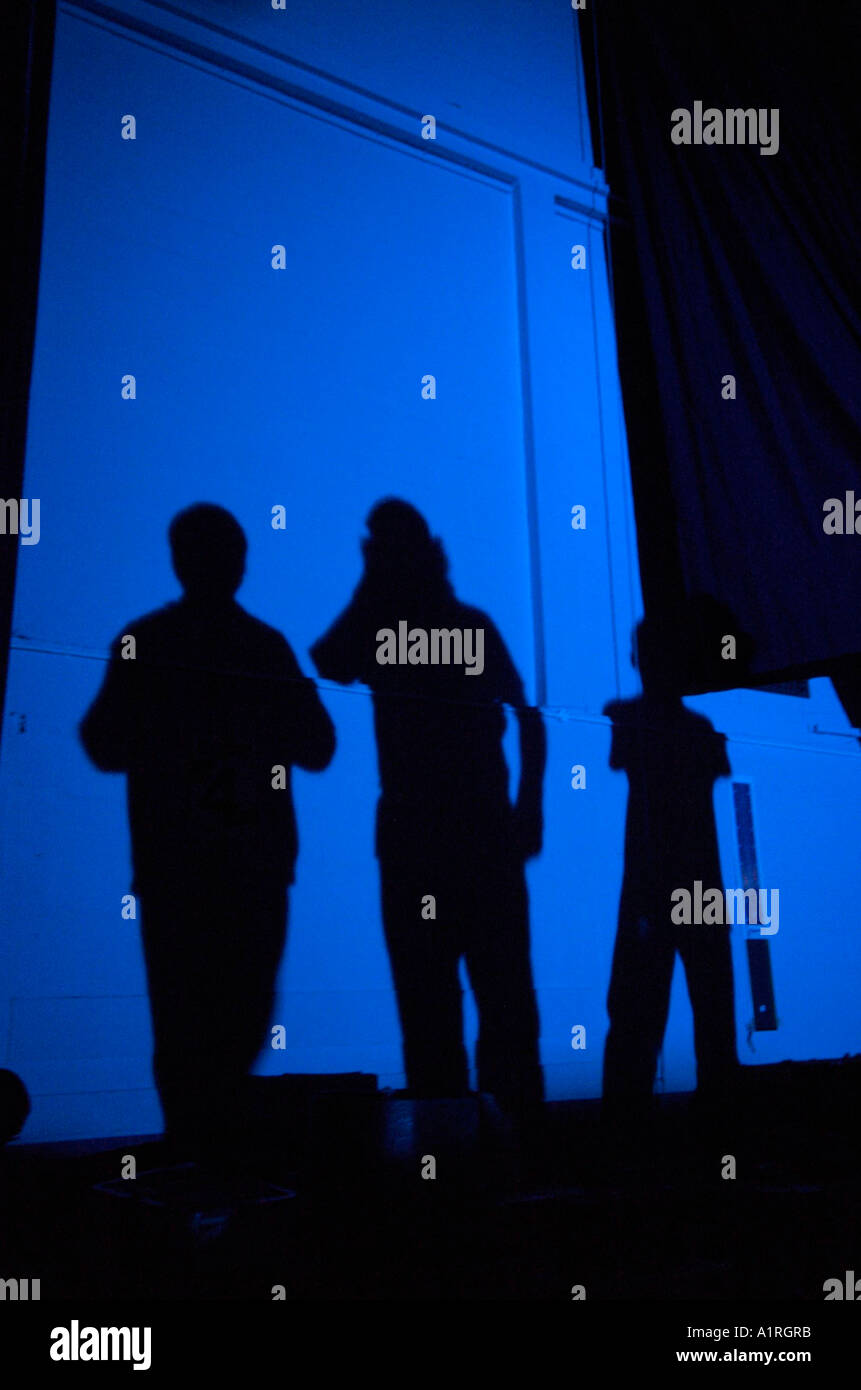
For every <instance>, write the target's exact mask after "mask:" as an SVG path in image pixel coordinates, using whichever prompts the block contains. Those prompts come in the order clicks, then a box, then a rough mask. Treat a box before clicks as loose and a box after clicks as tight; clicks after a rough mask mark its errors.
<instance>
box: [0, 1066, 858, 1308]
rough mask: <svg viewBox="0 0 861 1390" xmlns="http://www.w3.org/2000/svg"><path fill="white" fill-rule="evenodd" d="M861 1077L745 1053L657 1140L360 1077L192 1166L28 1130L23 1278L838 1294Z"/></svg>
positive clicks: (10, 1166)
mask: <svg viewBox="0 0 861 1390" xmlns="http://www.w3.org/2000/svg"><path fill="white" fill-rule="evenodd" d="M859 1080H861V1059H858V1058H852V1059H846V1060H845V1061H843V1062H837V1063H834V1062H832V1063H802V1064H784V1065H781V1066H777V1067H758V1068H746V1069H744V1072H743V1081H742V1085H741V1088H740V1091H739V1093H738V1095H737V1096H736V1098H735V1100H734V1103H733V1106H732V1111H731V1114H730V1115H729V1116H728V1117H727V1116H725V1117H724V1118H715V1117H714V1116H712V1117H711V1118H709V1117H707V1116H704V1115H702V1114H701V1113H700V1111H699V1109H698V1107H697V1105H696V1102H695V1099H694V1098H693V1097H690V1096H680V1097H667V1098H665V1099H663V1100H662V1101H660V1102H659V1111H658V1114H657V1117H656V1120H655V1123H654V1124H653V1125H652V1126H651V1127H650V1128H648V1129H646V1130H644V1131H641V1132H638V1134H637V1135H636V1136H634V1135H632V1134H618V1133H613V1134H610V1133H608V1131H607V1129H606V1127H605V1126H603V1125H602V1124H601V1112H600V1106H599V1105H598V1103H597V1102H590V1101H581V1102H565V1103H555V1104H549V1105H547V1106H545V1107H544V1109H543V1112H542V1113H541V1115H540V1116H538V1117H536V1118H535V1119H534V1120H533V1122H532V1124H531V1125H530V1127H529V1129H528V1131H527V1132H526V1133H524V1134H523V1135H521V1136H520V1137H519V1138H518V1139H513V1138H512V1136H511V1135H510V1134H509V1133H507V1132H504V1131H503V1130H501V1129H500V1127H499V1124H498V1122H497V1118H496V1117H495V1116H494V1113H493V1111H492V1109H491V1110H489V1109H488V1108H487V1107H485V1106H483V1105H480V1104H479V1102H478V1101H477V1100H476V1101H472V1102H470V1101H466V1102H451V1103H445V1102H442V1103H441V1102H431V1103H427V1102H425V1103H424V1104H419V1103H410V1102H407V1101H405V1100H398V1099H396V1098H392V1097H386V1096H383V1097H378V1098H375V1097H374V1096H372V1095H367V1094H365V1095H361V1094H352V1095H345V1096H343V1097H338V1096H337V1095H336V1096H329V1097H327V1098H325V1105H323V1106H322V1108H321V1107H320V1106H319V1105H313V1104H309V1103H308V1099H307V1097H306V1100H305V1104H304V1106H303V1107H300V1108H298V1109H297V1107H296V1106H295V1104H294V1105H293V1109H292V1111H291V1120H290V1123H288V1124H286V1125H285V1124H284V1123H283V1113H284V1112H283V1108H282V1124H281V1127H280V1132H279V1133H278V1134H277V1135H274V1136H273V1135H272V1133H271V1132H270V1133H269V1135H268V1139H264V1138H261V1136H260V1134H258V1135H257V1137H256V1138H255V1137H253V1129H252V1130H249V1134H248V1138H247V1142H245V1143H242V1144H240V1145H239V1146H238V1147H237V1148H236V1150H235V1151H234V1152H233V1154H232V1155H231V1156H230V1158H227V1157H225V1156H222V1157H221V1158H220V1159H217V1160H216V1159H210V1160H209V1161H206V1160H203V1159H201V1158H200V1157H199V1156H198V1161H197V1162H195V1163H194V1164H193V1166H183V1163H186V1164H190V1161H191V1159H192V1155H191V1154H190V1153H188V1152H183V1151H180V1150H177V1149H169V1148H168V1147H167V1146H166V1145H165V1144H164V1143H163V1142H161V1141H158V1140H153V1139H129V1140H126V1141H124V1142H118V1141H116V1140H112V1141H110V1143H109V1144H106V1145H100V1144H95V1143H92V1144H75V1145H51V1146H31V1147H26V1146H17V1147H15V1146H13V1147H12V1148H10V1149H8V1150H7V1151H6V1153H5V1155H4V1158H3V1194H2V1208H1V1209H0V1215H2V1224H3V1236H2V1247H0V1248H2V1265H3V1266H4V1269H2V1270H0V1274H3V1275H5V1276H7V1277H8V1276H9V1275H10V1274H14V1273H15V1272H19V1273H20V1274H21V1275H22V1276H23V1275H25V1274H26V1275H28V1276H29V1277H30V1278H40V1279H41V1297H42V1299H43V1300H45V1299H54V1298H61V1299H64V1298H80V1297H93V1298H120V1297H126V1298H128V1297H131V1298H152V1297H154V1298H160V1299H170V1300H174V1299H237V1298H239V1299H255V1300H259V1299H264V1300H266V1299H272V1298H273V1288H274V1287H275V1286H283V1289H284V1295H285V1297H286V1298H287V1299H297V1298H300V1299H349V1300H362V1299H406V1300H410V1299H427V1298H445V1299H485V1300H486V1299H509V1300H510V1299H553V1300H557V1299H563V1300H569V1301H570V1300H571V1298H572V1289H573V1288H574V1286H576V1285H581V1286H583V1289H584V1291H585V1294H586V1297H587V1298H588V1299H589V1300H595V1299H599V1300H615V1299H641V1298H647V1299H666V1300H676V1299H708V1300H712V1299H763V1300H770V1299H792V1300H796V1299H798V1300H805V1301H811V1302H818V1303H821V1302H822V1300H823V1296H824V1295H823V1283H824V1281H825V1280H826V1279H829V1278H835V1277H836V1278H839V1279H841V1280H842V1279H843V1277H844V1271H846V1270H851V1269H853V1268H855V1267H856V1265H857V1266H858V1268H859V1272H861V1263H859V1259H861V1241H860V1240H859V1236H861V1223H859V1217H861V1200H859V1199H861V1165H859V1157H861V1152H859V1150H861V1144H859V1126H858V1122H857V1113H858V1095H859ZM273 1094H274V1092H273ZM281 1094H282V1098H283V1096H284V1095H285V1094H286V1092H283V1091H282V1093H281ZM270 1100H271V1096H270ZM126 1154H132V1155H134V1158H135V1160H136V1165H137V1176H136V1179H135V1181H134V1182H132V1181H124V1180H123V1179H122V1178H121V1171H122V1159H123V1155H126ZM429 1154H432V1155H433V1156H434V1157H435V1158H436V1163H437V1175H436V1177H435V1178H434V1179H425V1178H422V1175H421V1174H422V1168H423V1166H424V1167H425V1169H427V1167H428V1165H427V1164H426V1163H425V1162H423V1158H424V1156H425V1155H429ZM728 1155H732V1156H733V1157H734V1159H735V1163H736V1174H737V1176H736V1177H735V1178H734V1179H727V1178H723V1177H722V1176H721V1172H722V1168H723V1169H725V1168H726V1167H727V1166H728V1165H727V1163H726V1157H727V1156H728Z"/></svg>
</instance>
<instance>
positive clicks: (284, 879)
mask: <svg viewBox="0 0 861 1390" xmlns="http://www.w3.org/2000/svg"><path fill="white" fill-rule="evenodd" d="M169 538H170V547H171V553H172V559H173V565H174V569H175V571H176V574H177V577H178V579H179V581H180V583H181V585H182V588H183V594H182V597H181V598H180V599H179V600H178V601H176V602H173V603H169V604H167V605H166V606H165V607H164V608H161V609H159V610H158V611H156V612H153V613H149V614H147V615H146V616H144V617H142V618H139V619H137V620H136V621H134V622H132V623H129V624H127V625H126V627H125V629H124V630H123V633H122V634H121V635H120V636H119V637H117V639H116V641H115V642H114V643H113V645H112V648H111V656H110V662H109V665H108V669H107V672H106V675H105V679H104V682H103V684H102V687H101V689H100V691H99V693H98V695H97V697H96V699H95V701H94V703H93V704H92V706H91V708H90V709H89V711H88V712H87V714H86V715H85V717H84V719H83V720H82V722H81V726H80V736H81V741H82V743H83V745H84V749H85V750H86V752H87V754H88V755H89V757H90V758H91V760H92V761H93V762H94V763H95V765H96V767H98V768H100V769H101V770H102V771H103V772H124V773H126V774H127V778H128V813H129V823H130V830H131V845H132V861H133V868H134V881H133V885H132V887H133V891H134V892H135V894H136V895H137V897H138V900H139V904H140V916H141V932H142V938H143V947H144V955H145V960H146V970H147V979H148V985H149V994H150V1006H151V1012H152V1022H153V1032H154V1042H155V1052H154V1059H153V1066H154V1073H155V1078H156V1084H157V1086H158V1091H159V1096H160V1099H161V1102H162V1108H163V1111H164V1117H165V1124H166V1128H167V1131H168V1134H169V1135H172V1136H174V1137H180V1138H186V1137H188V1138H194V1139H200V1138H212V1139H215V1138H216V1137H218V1136H219V1135H220V1134H225V1135H226V1134H229V1132H230V1130H231V1126H234V1127H235V1125H236V1124H237V1122H238V1121H237V1115H238V1113H239V1109H238V1107H239V1098H240V1096H241V1094H242V1092H243V1086H244V1083H245V1080H246V1077H247V1075H248V1072H249V1069H250V1067H251V1065H252V1064H253V1062H254V1060H255V1058H256V1056H257V1053H258V1052H259V1050H260V1047H261V1045H262V1043H263V1040H264V1037H265V1034H266V1030H267V1025H268V1022H269V1018H270V1012H271V1008H272V1001H273V990H274V984H275V977H276V972H277V969H278V964H279V961H280V958H281V955H282V952H283V948H284V943H285V934H286V916H287V891H288V887H289V884H290V883H291V882H292V881H293V877H294V866H295V862H296V856H297V852H298V836H297V830H296V820H295V814H294V810H293V799H292V793H291V787H290V774H291V766H292V765H293V764H296V765H297V766H299V767H303V768H308V769H312V770H319V769H322V768H324V767H326V765H327V764H328V763H329V761H330V759H331V757H332V754H333V752H334V748H335V736H334V730H333V727H332V723H331V721H330V719H329V716H328V714H327V713H326V711H325V709H324V708H323V705H322V704H321V702H320V700H319V698H318V696H317V692H316V689H315V685H314V682H313V681H312V680H310V679H308V678H307V677H303V675H302V672H301V670H300V668H299V665H298V662H297V661H296V658H295V656H294V655H293V652H292V650H291V649H290V647H289V645H288V643H287V642H286V641H285V639H284V637H283V636H282V635H281V634H280V633H279V632H277V631H276V630H275V629H274V628H272V627H269V626H267V624H266V623H263V622H261V621H260V620H259V619H257V618H253V617H252V616H251V615H250V614H249V613H247V612H246V611H245V610H244V609H243V608H242V607H241V606H240V604H239V603H237V601H236V598H235V593H236V590H237V589H238V588H239V585H240V584H241V582H242V579H243V576H244V573H245V557H246V548H247V546H246V539H245V535H244V533H243V531H242V528H241V527H240V525H239V523H238V522H237V521H236V519H235V518H234V517H233V516H232V515H231V514H230V513H229V512H227V511H225V510H224V509H223V508H222V507H219V506H215V505H213V504H210V503H200V504H197V505H195V506H193V507H190V508H188V509H187V510H185V511H183V512H181V513H179V515H177V516H176V517H174V519H173V521H172V522H171V525H170V532H169ZM279 769H280V770H279Z"/></svg>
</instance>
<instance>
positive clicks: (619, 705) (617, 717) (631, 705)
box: [601, 696, 644, 724]
mask: <svg viewBox="0 0 861 1390" xmlns="http://www.w3.org/2000/svg"><path fill="white" fill-rule="evenodd" d="M643 711H644V705H643V701H642V699H641V698H640V696H635V697H634V698H633V699H630V700H608V701H607V703H606V705H605V706H604V708H603V709H602V711H601V713H602V714H603V715H604V717H605V718H606V719H610V720H612V722H613V723H614V724H633V723H635V722H636V720H638V719H639V718H641V717H642V715H643Z"/></svg>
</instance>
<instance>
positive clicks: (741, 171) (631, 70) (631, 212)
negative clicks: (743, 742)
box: [581, 0, 861, 689]
mask: <svg viewBox="0 0 861 1390" xmlns="http://www.w3.org/2000/svg"><path fill="white" fill-rule="evenodd" d="M590 6H591V8H590V9H589V10H587V11H584V12H583V13H582V14H581V26H582V28H581V32H582V36H583V38H584V44H583V47H584V53H585V55H586V59H587V63H588V64H589V66H590V77H591V84H590V85H591V97H592V106H593V130H594V131H597V132H599V140H600V145H601V149H600V151H599V152H598V154H597V158H598V159H599V160H603V163H604V167H605V172H606V175H607V180H608V183H609V185H610V189H611V195H613V196H612V198H611V208H612V209H613V210H614V214H615V215H614V218H613V221H612V232H611V251H612V255H611V262H612V265H613V271H614V300H615V309H616V317H617V335H618V339H619V354H620V370H621V374H622V383H623V392H624V399H625V408H626V417H627V423H628V433H629V442H630V450H631V456H632V470H633V480H634V492H635V501H636V511H637V522H638V531H639V544H640V558H641V568H642V574H643V589H644V594H645V600H646V607H647V609H649V608H651V609H652V610H653V611H655V610H664V611H669V610H670V609H672V608H673V606H674V605H675V606H676V607H680V606H682V605H684V604H686V603H689V602H690V601H691V600H699V601H701V602H702V601H703V600H705V601H707V602H708V604H710V606H711V609H712V610H713V611H714V612H715V613H720V614H722V615H723V617H722V618H721V621H720V622H719V623H718V626H724V630H725V631H728V630H729V631H732V630H735V631H737V632H739V633H741V634H744V635H745V637H746V639H747V642H748V650H749V658H750V659H749V673H750V674H751V675H752V676H753V677H754V678H758V679H759V680H764V679H766V678H768V677H769V676H770V677H772V678H773V679H778V678H786V677H788V676H800V675H805V674H817V673H823V672H827V671H830V670H831V669H832V667H834V665H835V662H836V661H837V659H838V658H844V659H846V658H849V657H851V656H852V655H853V654H855V653H858V652H861V505H859V506H858V511H857V514H856V513H855V502H856V501H857V503H859V504H861V429H859V425H861V409H859V406H861V400H859V398H861V316H859V295H858V286H859V275H858V264H859V249H858V248H859V230H861V218H859V172H858V171H859V169H861V155H859V148H858V141H857V135H858V130H859V119H858V98H857V89H858V84H859V72H861V66H859V56H861V44H859V27H858V26H859V19H858V16H859V13H861V11H859V10H858V7H857V6H856V5H855V4H854V3H853V4H848V3H843V0H832V3H831V4H829V5H826V6H823V5H822V4H821V0H780V3H775V0H756V3H751V4H746V5H721V6H714V5H708V6H706V5H701V4H692V3H691V0H651V3H649V4H636V3H632V2H631V0H594V3H593V0H590ZM728 112H732V113H736V112H738V113H739V115H738V116H736V115H735V114H733V115H732V116H728V114H727V113H728ZM743 112H749V113H752V115H749V116H743V115H742V114H741V113H743ZM775 113H777V114H776V115H775ZM686 127H687V129H686ZM686 134H687V135H688V136H689V137H690V140H691V143H681V142H680V141H681V139H682V138H683V137H684V136H685V135H686ZM698 135H699V137H700V143H694V141H695V140H696V138H697V136H698ZM730 135H732V136H733V141H734V142H733V143H732V144H730V143H729V141H728V137H729V136H730ZM742 138H744V140H745V143H742V142H741V141H742ZM853 144H854V149H853ZM730 378H732V380H730ZM838 502H839V504H840V506H839V508H838V506H837V503H838ZM856 520H857V526H858V533H853V531H854V528H853V525H852V523H853V521H856ZM839 523H842V524H840V525H839ZM841 532H842V533H841ZM728 622H731V623H732V624H733V625H734V626H733V627H727V626H725V624H726V623H728ZM704 660H705V658H704ZM719 664H720V663H719ZM845 664H846V662H845V660H844V666H845ZM850 664H851V663H850ZM694 666H696V662H694ZM736 669H737V670H738V668H736ZM738 674H741V672H740V671H739V672H738ZM720 683H721V680H720V679H719V677H718V674H717V673H716V672H715V670H714V669H712V671H711V672H708V671H707V670H706V668H705V664H704V662H701V663H700V665H699V669H696V670H692V671H691V674H690V677H689V686H690V688H692V689H693V688H697V687H699V688H707V687H711V688H714V687H715V686H716V685H718V684H720ZM723 683H727V681H726V677H724V678H723ZM729 683H736V684H738V683H742V682H741V681H739V680H738V679H735V680H733V679H732V678H731V679H730V681H729ZM745 683H746V682H745Z"/></svg>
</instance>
